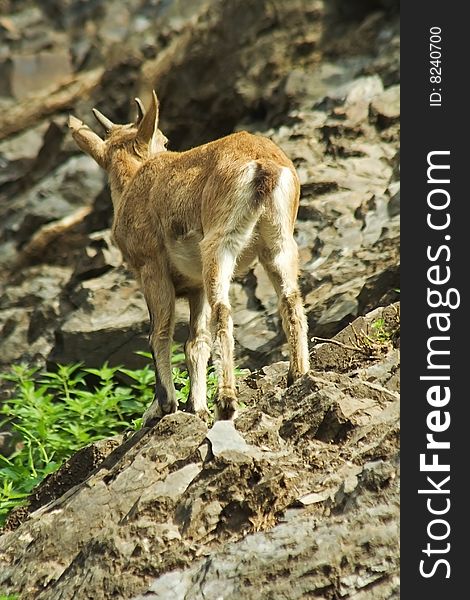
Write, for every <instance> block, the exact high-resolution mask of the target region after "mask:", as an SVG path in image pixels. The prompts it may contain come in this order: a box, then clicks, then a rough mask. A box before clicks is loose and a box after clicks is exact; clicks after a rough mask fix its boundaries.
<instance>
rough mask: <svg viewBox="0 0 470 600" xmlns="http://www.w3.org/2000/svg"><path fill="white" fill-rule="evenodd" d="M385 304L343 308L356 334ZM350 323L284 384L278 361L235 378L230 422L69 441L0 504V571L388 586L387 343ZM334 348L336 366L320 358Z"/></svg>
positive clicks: (62, 590)
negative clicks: (65, 455)
mask: <svg viewBox="0 0 470 600" xmlns="http://www.w3.org/2000/svg"><path fill="white" fill-rule="evenodd" d="M397 311H398V307H397V306H394V307H390V308H387V309H385V311H382V309H379V310H378V311H375V312H374V313H372V314H370V315H368V316H367V317H366V319H362V321H357V322H355V324H354V332H355V334H356V336H358V335H360V334H361V331H366V330H367V326H368V325H369V326H370V324H371V323H372V322H373V321H374V320H375V319H377V318H381V319H384V320H392V321H393V322H394V323H395V328H397V327H398V320H397V318H398V312H397ZM350 336H351V331H349V332H348V331H345V332H343V333H342V337H340V336H338V337H337V338H335V340H334V342H337V343H338V344H339V345H333V344H322V345H320V346H318V347H317V349H316V352H315V355H314V356H313V371H312V372H311V373H310V374H309V375H306V376H304V377H303V378H302V379H301V380H299V381H298V382H297V383H296V384H294V385H293V386H292V387H291V388H289V389H287V390H286V389H285V379H286V374H287V363H285V362H282V363H277V364H274V365H272V366H271V367H266V368H265V369H263V371H261V372H258V373H255V374H252V375H250V376H249V377H248V378H247V379H245V380H243V381H241V382H240V384H239V387H240V396H241V398H242V399H243V401H244V403H245V405H246V408H245V409H244V410H243V411H242V412H241V414H240V416H239V417H238V418H237V419H236V420H235V423H232V422H227V421H225V422H224V421H222V422H218V423H215V425H214V426H213V427H212V428H210V429H209V430H208V428H207V425H206V424H205V423H203V422H202V421H201V420H199V419H198V418H197V417H195V416H193V415H190V414H186V413H182V412H180V413H176V414H174V415H171V416H167V417H165V418H164V419H162V421H161V422H160V423H159V424H158V425H157V426H156V427H154V428H153V429H151V430H148V429H144V430H141V431H139V432H137V433H135V434H134V435H133V436H131V437H129V438H128V439H127V440H126V441H124V442H123V443H120V440H119V439H111V440H109V441H108V442H106V443H103V442H100V443H98V444H96V445H92V446H90V447H88V448H86V449H84V450H82V451H80V452H79V453H78V454H76V455H75V456H74V457H73V458H72V459H71V460H70V461H68V463H66V464H65V465H64V466H63V467H62V469H61V470H60V471H59V472H58V473H57V474H55V475H53V476H52V478H49V480H46V481H45V482H44V484H42V485H41V486H40V487H39V489H38V491H37V492H36V494H35V496H34V497H33V500H32V503H31V507H30V510H32V511H33V512H31V513H30V514H29V516H28V517H27V516H26V515H25V514H24V512H23V514H22V513H21V511H18V513H17V515H16V517H15V515H12V517H11V519H10V523H9V525H8V526H7V529H8V528H9V529H11V530H10V531H7V532H6V533H5V534H4V535H3V536H2V538H1V539H0V566H1V569H0V573H1V575H0V585H3V586H6V589H8V590H10V589H11V590H20V591H21V593H22V594H23V596H22V597H25V598H35V597H40V598H44V599H56V598H57V599H58V598H62V599H66V598H70V599H71V598H76V597H79V598H98V597H99V598H103V599H106V598H123V599H124V598H134V597H136V598H137V597H138V598H144V597H145V598H147V597H150V598H162V599H164V598H169V597H172V598H178V599H179V598H181V599H182V598H194V599H197V598H207V599H210V600H216V599H217V598H220V597H224V598H234V599H235V598H267V597H271V596H270V594H271V595H272V597H279V594H280V593H281V592H282V594H284V595H285V596H286V597H289V598H299V599H300V598H305V597H307V596H308V595H314V594H317V595H318V594H319V593H321V597H322V598H328V599H330V598H331V599H333V598H336V597H338V596H339V595H343V596H347V595H350V594H351V595H352V594H358V597H361V594H363V596H362V597H364V598H366V597H367V593H368V591H370V589H371V588H373V589H374V593H375V596H374V597H376V598H398V595H397V594H398V591H397V590H398V575H397V573H398V554H397V545H398V533H399V532H398V512H399V509H398V503H399V487H398V475H399V463H398V441H399V440H398V438H399V396H398V393H397V391H396V375H397V369H398V354H397V352H396V349H395V348H394V346H393V344H386V345H380V343H378V345H377V346H376V347H375V353H374V352H364V351H361V350H360V347H359V346H357V347H356V348H354V347H353V348H352V349H351V348H350V347H349V346H348V343H349V345H350V344H351V343H353V342H352V341H349V342H348V339H349V337H350ZM357 339H358V338H357ZM364 339H366V338H364ZM341 340H343V342H342V341H341ZM341 344H342V345H341ZM332 348H333V350H332ZM333 358H335V360H336V361H337V366H338V369H337V371H338V372H334V371H331V370H328V371H325V370H323V369H324V367H325V365H328V364H330V366H331V361H332V359H333ZM340 365H343V367H342V368H341V366H340ZM346 365H349V366H348V367H346ZM21 521H23V522H22V523H21ZM18 523H20V524H18ZM2 589H3V588H2ZM145 592H146V593H145ZM276 594H277V596H276Z"/></svg>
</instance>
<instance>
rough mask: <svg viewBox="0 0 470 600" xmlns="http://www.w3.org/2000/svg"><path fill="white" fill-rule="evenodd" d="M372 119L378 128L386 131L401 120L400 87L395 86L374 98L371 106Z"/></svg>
mask: <svg viewBox="0 0 470 600" xmlns="http://www.w3.org/2000/svg"><path fill="white" fill-rule="evenodd" d="M370 116H371V119H372V120H374V121H375V122H376V123H377V127H380V128H381V129H384V128H386V127H389V126H390V125H393V124H394V123H396V122H397V121H398V119H399V118H400V86H399V85H393V86H392V87H390V88H388V89H387V90H385V92H383V93H382V94H380V96H378V97H377V98H374V99H373V100H372V102H371V105H370Z"/></svg>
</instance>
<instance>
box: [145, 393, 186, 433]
mask: <svg viewBox="0 0 470 600" xmlns="http://www.w3.org/2000/svg"><path fill="white" fill-rule="evenodd" d="M177 410H178V404H177V403H176V401H175V402H166V403H165V404H164V405H163V406H162V405H161V404H160V403H159V402H158V400H154V402H152V404H151V405H150V406H149V407H148V408H147V410H146V411H145V412H144V415H143V417H142V425H143V427H153V426H154V425H156V424H157V423H158V422H159V421H160V420H161V419H162V418H163V417H164V416H165V415H170V414H171V413H174V412H176V411H177Z"/></svg>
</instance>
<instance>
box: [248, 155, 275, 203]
mask: <svg viewBox="0 0 470 600" xmlns="http://www.w3.org/2000/svg"><path fill="white" fill-rule="evenodd" d="M255 163H256V167H255V168H256V170H255V173H254V177H253V187H254V192H255V197H254V200H255V204H257V205H260V204H262V203H263V202H264V201H265V200H266V198H269V197H271V196H272V194H273V192H274V189H275V187H276V185H277V183H278V181H279V176H280V173H281V167H280V166H279V165H277V164H276V163H275V162H273V161H271V160H256V161H255Z"/></svg>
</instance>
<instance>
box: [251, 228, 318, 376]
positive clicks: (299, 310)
mask: <svg viewBox="0 0 470 600" xmlns="http://www.w3.org/2000/svg"><path fill="white" fill-rule="evenodd" d="M260 261H261V264H262V265H263V267H264V269H265V270H266V272H267V274H268V276H269V278H270V280H271V282H272V284H273V286H274V289H275V290H276V294H277V296H278V299H279V313H280V316H281V321H282V327H283V329H284V332H285V334H286V337H287V342H288V345H289V354H290V366H289V374H288V379H287V383H288V385H290V384H291V383H292V382H293V381H294V380H295V379H297V378H298V377H300V376H301V375H303V374H304V373H307V372H308V370H309V368H310V360H309V353H308V342H307V337H308V328H307V319H306V316H305V311H304V307H303V302H302V296H301V294H300V290H299V285H298V281H297V276H298V275H297V274H298V250H297V244H296V242H295V240H294V239H293V237H292V236H291V235H286V236H279V237H278V241H277V243H272V244H270V245H269V247H268V246H266V245H265V246H264V247H263V248H262V250H261V252H260Z"/></svg>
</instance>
